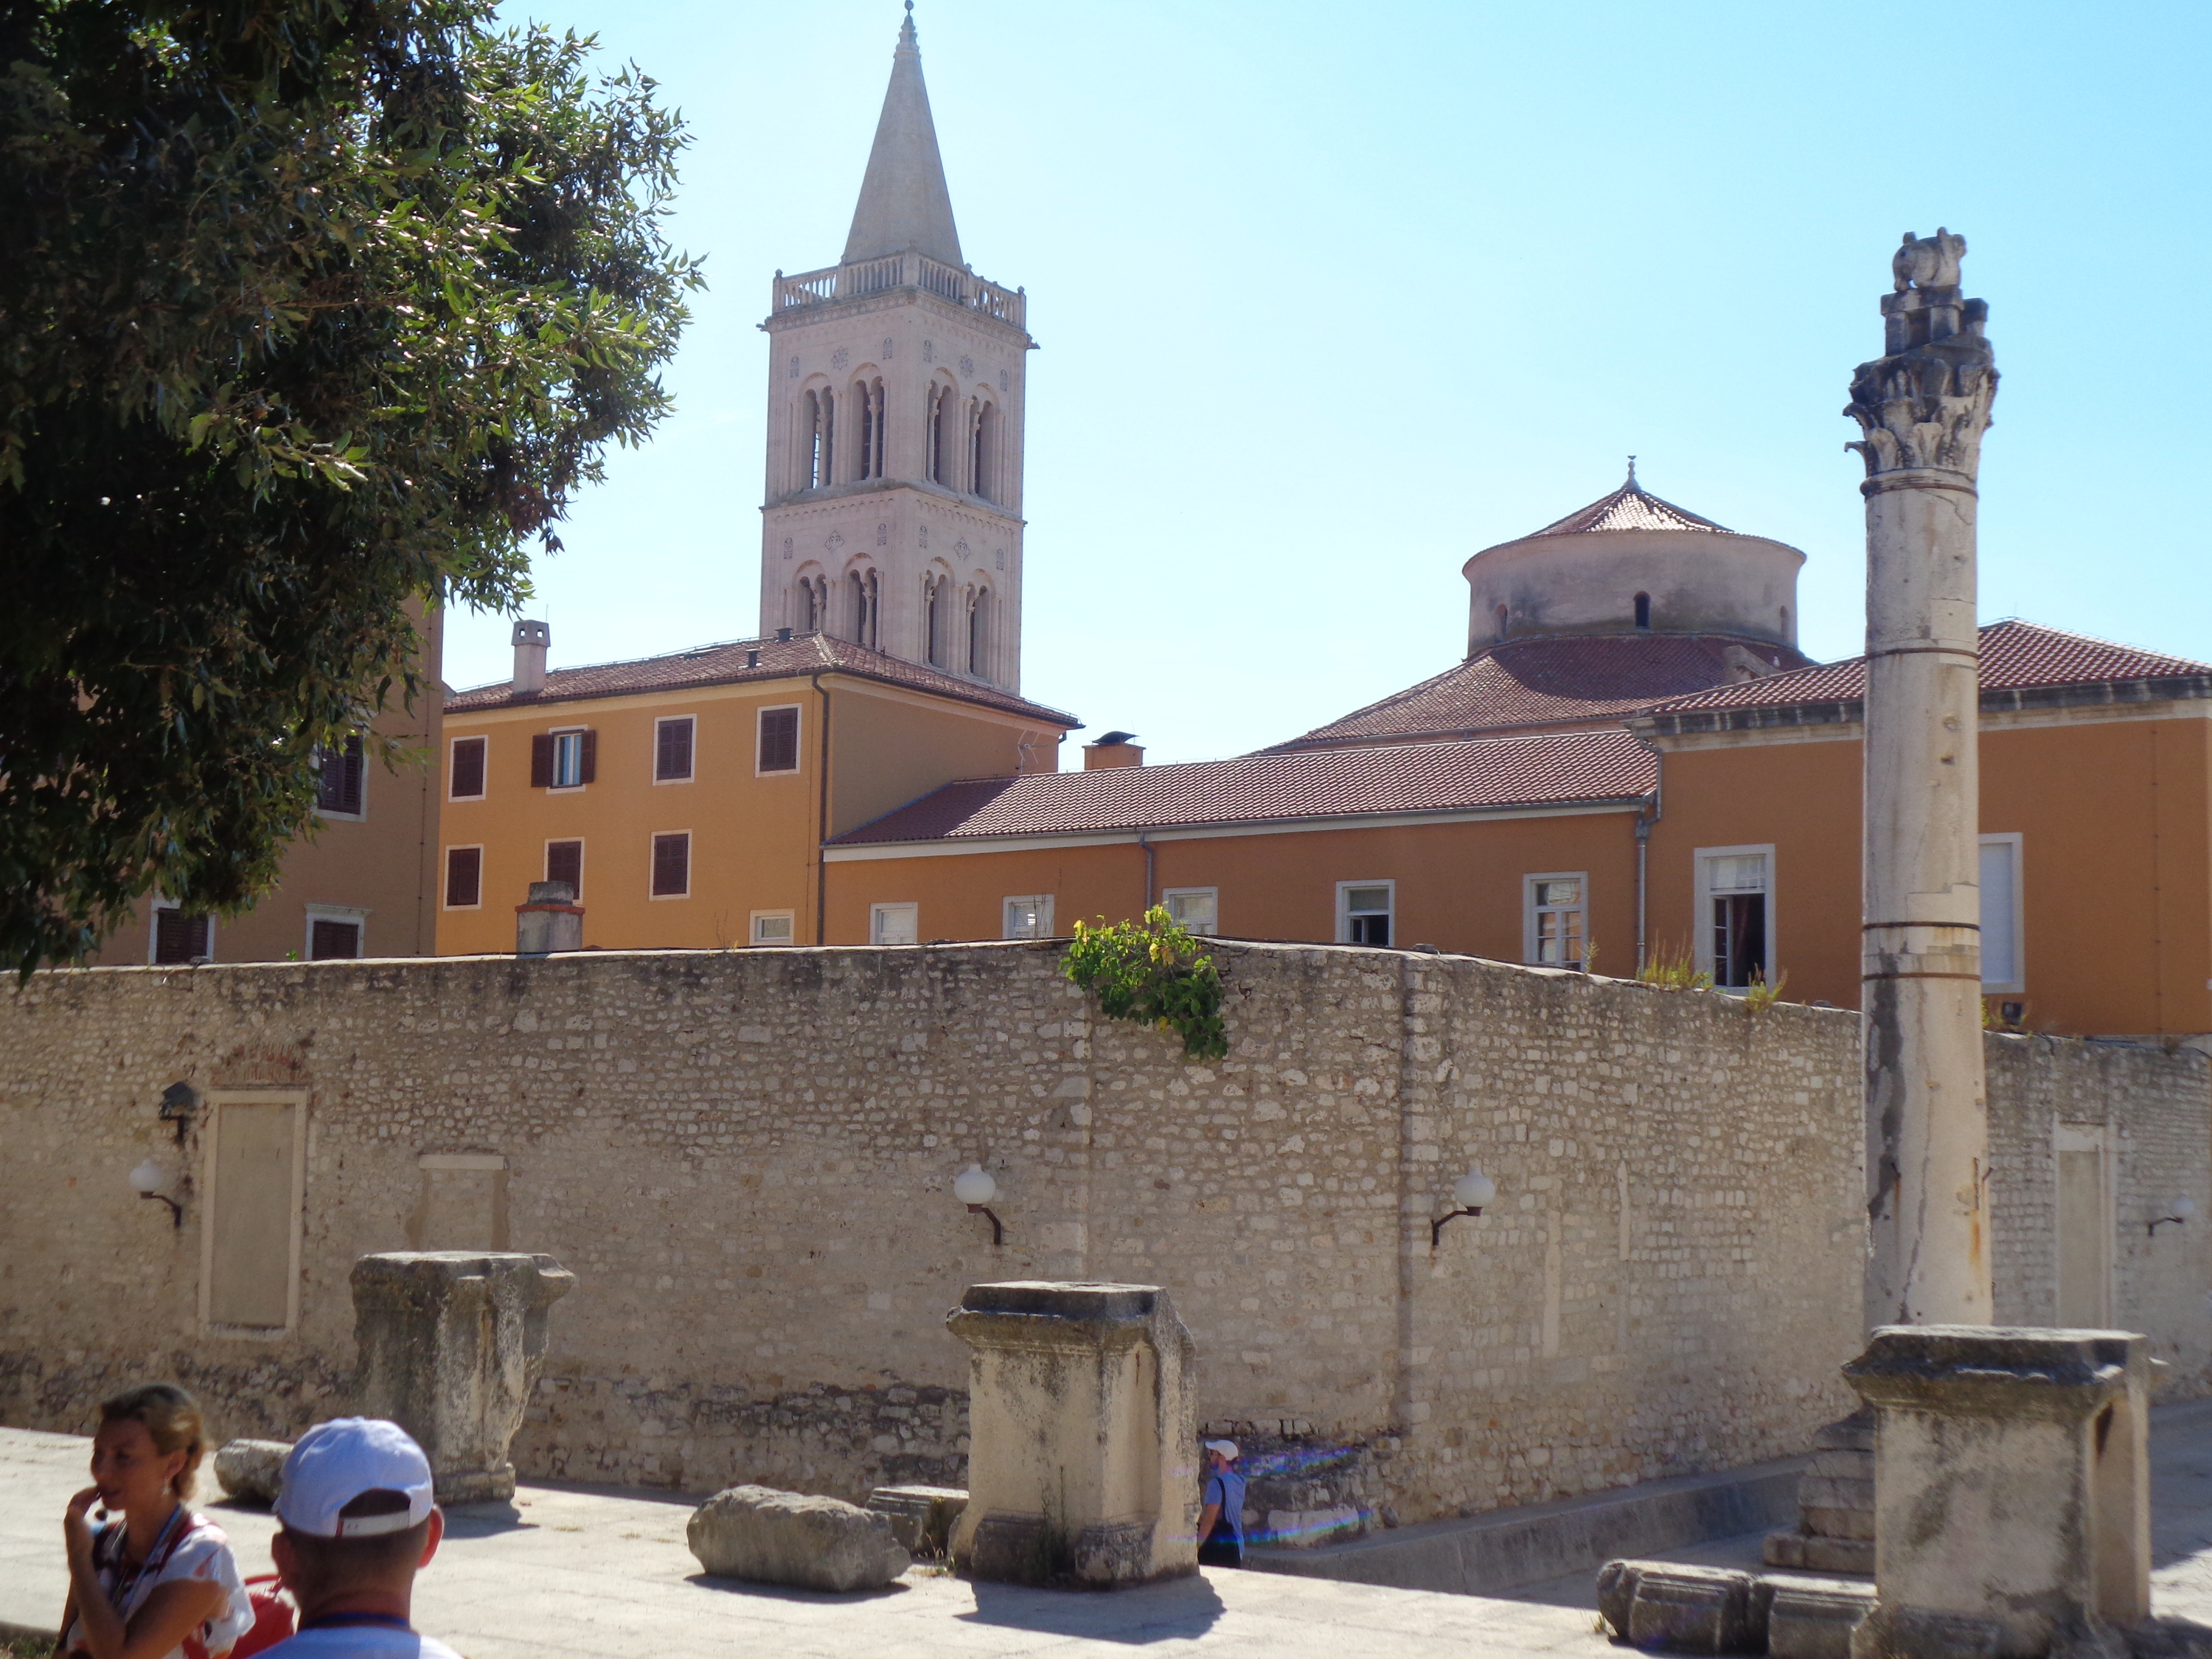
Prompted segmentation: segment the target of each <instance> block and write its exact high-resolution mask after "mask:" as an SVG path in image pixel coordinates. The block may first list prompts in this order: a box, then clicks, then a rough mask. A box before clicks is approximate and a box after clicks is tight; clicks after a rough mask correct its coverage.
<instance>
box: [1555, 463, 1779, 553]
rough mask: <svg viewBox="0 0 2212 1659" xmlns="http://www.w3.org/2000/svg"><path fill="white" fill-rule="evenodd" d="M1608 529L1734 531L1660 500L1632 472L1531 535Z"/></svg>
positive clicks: (1725, 533)
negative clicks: (1615, 486)
mask: <svg viewBox="0 0 2212 1659" xmlns="http://www.w3.org/2000/svg"><path fill="white" fill-rule="evenodd" d="M1608 530H1704V531H1709V532H1711V533H1712V534H1714V535H1717V536H1733V535H1734V534H1735V532H1734V531H1733V530H1730V529H1729V527H1728V526H1725V525H1717V524H1715V523H1714V522H1713V521H1712V520H1711V519H1701V518H1699V516H1698V515H1697V514H1696V513H1692V512H1691V511H1690V510H1689V509H1688V508H1687V507H1677V506H1675V505H1674V502H1672V501H1661V500H1660V499H1659V498H1658V497H1657V496H1656V495H1653V494H1652V493H1651V492H1650V490H1648V489H1644V488H1642V487H1641V486H1640V485H1638V483H1637V482H1636V475H1635V473H1633V472H1631V473H1630V474H1629V475H1628V482H1627V483H1625V484H1623V485H1621V487H1620V489H1616V490H1614V491H1613V494H1612V495H1607V496H1606V497H1604V498H1603V499H1602V500H1600V501H1592V502H1591V503H1590V504H1589V506H1588V507H1581V508H1578V509H1577V510H1576V511H1575V512H1572V513H1568V514H1567V516H1566V517H1565V518H1564V519H1561V520H1559V522H1557V523H1556V524H1547V525H1546V526H1544V527H1543V528H1542V529H1541V530H1538V531H1534V532H1531V538H1532V539H1533V538H1534V536H1587V535H1590V534H1593V533H1601V532H1605V531H1608Z"/></svg>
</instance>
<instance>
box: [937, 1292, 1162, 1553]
mask: <svg viewBox="0 0 2212 1659" xmlns="http://www.w3.org/2000/svg"><path fill="white" fill-rule="evenodd" d="M945 1323H946V1324H947V1325H948V1326H949V1327H950V1328H951V1331H952V1334H954V1335H955V1336H957V1337H958V1338H959V1339H960V1340H962V1341H963V1342H965V1343H966V1344H967V1345H968V1347H969V1375H970V1379H971V1380H970V1383H969V1390H970V1391H969V1407H968V1413H969V1454H968V1506H967V1508H966V1509H965V1510H963V1511H962V1513H961V1516H960V1518H959V1520H958V1522H957V1523H956V1524H955V1525H954V1527H953V1529H952V1559H953V1562H954V1565H956V1566H957V1567H958V1568H959V1569H960V1571H963V1572H965V1573H967V1574H968V1575H969V1576H970V1577H975V1578H982V1579H995V1580H999V1581H1001V1582H1006V1583H1032V1584H1043V1583H1079V1584H1085V1585H1090V1586H1096V1587H1106V1588H1111V1587H1115V1586H1120V1585H1125V1584H1136V1583H1145V1582H1146V1581H1147V1580H1149V1579H1155V1578H1164V1577H1176V1576H1180V1575H1182V1574H1186V1573H1190V1572H1194V1571H1197V1568H1198V1539H1197V1529H1198V1512H1199V1497H1198V1493H1199V1480H1198V1463H1199V1444H1198V1403H1197V1394H1196V1377H1195V1376H1194V1370H1195V1361H1196V1358H1197V1350H1196V1347H1195V1346H1194V1344H1193V1343H1192V1341H1191V1340H1190V1333H1189V1332H1188V1331H1187V1330H1185V1329H1184V1328H1183V1324H1182V1321H1181V1320H1180V1319H1178V1318H1176V1313H1175V1309H1174V1306H1173V1305H1172V1304H1170V1302H1169V1300H1168V1294H1167V1292H1166V1291H1163V1290H1160V1289H1158V1287H1156V1286H1154V1285H1080V1284H1053V1283H1046V1282H1016V1283H1012V1284H1004V1285H971V1286H970V1287H969V1291H968V1293H967V1295H966V1296H965V1297H963V1298H962V1299H961V1304H960V1305H959V1306H958V1307H957V1308H956V1309H954V1310H952V1312H951V1315H950V1316H947V1318H946V1321H945Z"/></svg>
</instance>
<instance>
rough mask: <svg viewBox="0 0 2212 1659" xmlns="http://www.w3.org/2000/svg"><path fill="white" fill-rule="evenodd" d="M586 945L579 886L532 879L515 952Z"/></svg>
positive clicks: (518, 911)
mask: <svg viewBox="0 0 2212 1659" xmlns="http://www.w3.org/2000/svg"><path fill="white" fill-rule="evenodd" d="M538 625H539V626H542V625H543V624H538ZM541 648H542V647H541ZM583 948H584V907H583V906H582V905H580V904H579V903H577V902H576V890H575V889H574V887H571V886H570V885H569V884H568V883H567V882H565V881H533V882H532V883H531V884H530V898H529V900H528V902H526V903H522V904H518V905H516V906H515V907H514V954H515V955H517V956H519V957H550V956H551V955H552V954H553V953H554V952H555V951H580V950H582V949H583Z"/></svg>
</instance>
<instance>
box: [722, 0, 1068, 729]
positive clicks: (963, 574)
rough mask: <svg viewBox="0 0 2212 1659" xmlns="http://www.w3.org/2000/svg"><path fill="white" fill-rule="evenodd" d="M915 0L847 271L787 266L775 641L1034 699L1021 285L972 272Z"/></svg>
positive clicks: (770, 583)
mask: <svg viewBox="0 0 2212 1659" xmlns="http://www.w3.org/2000/svg"><path fill="white" fill-rule="evenodd" d="M913 10H914V7H913V0H908V5H907V11H908V17H907V19H906V21H905V23H904V24H903V25H902V27H901V28H900V30H899V40H898V48H897V50H896V52H894V53H893V54H892V57H891V76H890V88H889V89H888V90H887V91H886V92H885V93H884V107H883V114H882V116H881V118H879V119H878V122H877V124H876V141H875V147H874V148H873V149H872V150H871V151H870V152H869V155H868V168H867V173H866V175H865V176H864V177H863V179H862V180H861V183H860V204H859V205H858V206H857V207H856V208H855V209H854V212H853V228H852V233H851V234H850V235H848V237H847V238H846V240H845V255H844V258H842V260H841V261H840V262H839V263H838V264H835V265H831V266H829V267H828V268H826V269H824V270H810V271H807V272H805V273H803V274H801V275H799V276H785V275H784V274H783V273H782V272H781V271H779V272H777V273H776V278H775V300H774V307H775V308H774V310H773V311H771V312H770V313H769V318H768V320H767V321H766V322H764V323H763V324H762V325H761V326H762V327H763V329H765V330H766V331H767V332H768V335H769V339H770V341H771V342H772V347H771V352H770V357H769V392H768V480H767V489H766V492H765V499H764V503H763V507H762V526H761V618H760V620H761V629H762V631H763V633H766V632H768V631H769V630H771V629H778V628H788V629H792V630H793V632H795V633H808V632H812V631H816V630H819V631H821V632H824V633H828V634H831V635H836V637H838V638H840V639H845V640H851V641H856V642H857V643H859V644H861V645H864V646H867V647H872V649H875V650H878V651H881V652H884V653H886V654H888V655H890V656H894V657H901V658H903V659H906V660H908V661H909V662H916V663H926V664H928V665H932V666H934V667H937V668H940V669H943V670H944V671H946V672H947V673H951V674H955V675H958V676H960V677H962V678H969V679H974V680H977V681H980V682H982V683H984V684H990V685H994V686H998V687H1001V688H1003V689H1005V690H1010V691H1011V690H1019V689H1020V686H1021V677H1022V673H1021V664H1022V658H1021V637H1022V635H1021V620H1022V516H1021V513H1022V416H1023V402H1024V400H1023V377H1024V367H1025V365H1026V363H1027V361H1028V356H1027V354H1028V352H1029V351H1030V347H1031V345H1032V342H1031V340H1030V337H1029V333H1028V331H1027V328H1026V326H1025V313H1026V301H1025V299H1024V295H1023V294H1022V292H1021V291H1020V290H1019V289H1004V288H1001V287H1000V286H999V285H998V284H997V283H989V282H986V281H984V280H983V279H982V278H981V277H980V276H976V275H975V272H974V271H972V270H969V267H968V266H967V265H966V264H964V263H963V261H962V259H961V257H960V234H959V232H958V231H957V229H956V228H954V226H953V222H952V198H951V193H950V192H949V191H947V190H946V189H945V167H944V163H943V162H942V161H940V160H939V156H938V153H937V129H936V127H935V125H934V124H933V122H932V120H931V119H930V113H929V93H928V89H927V88H926V87H925V86H924V85H923V84H922V78H921V48H920V47H919V46H917V44H916V42H915V30H914V18H913V15H912V13H913Z"/></svg>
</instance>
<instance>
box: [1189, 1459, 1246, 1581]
mask: <svg viewBox="0 0 2212 1659" xmlns="http://www.w3.org/2000/svg"><path fill="white" fill-rule="evenodd" d="M1206 1462H1207V1465H1208V1468H1207V1471H1206V1507H1205V1508H1204V1509H1203V1510H1200V1512H1199V1516H1198V1565H1200V1566H1201V1567H1241V1566H1243V1565H1244V1477H1243V1475H1241V1474H1237V1443H1236V1442H1235V1441H1234V1440H1209V1441H1207V1442H1206Z"/></svg>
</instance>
